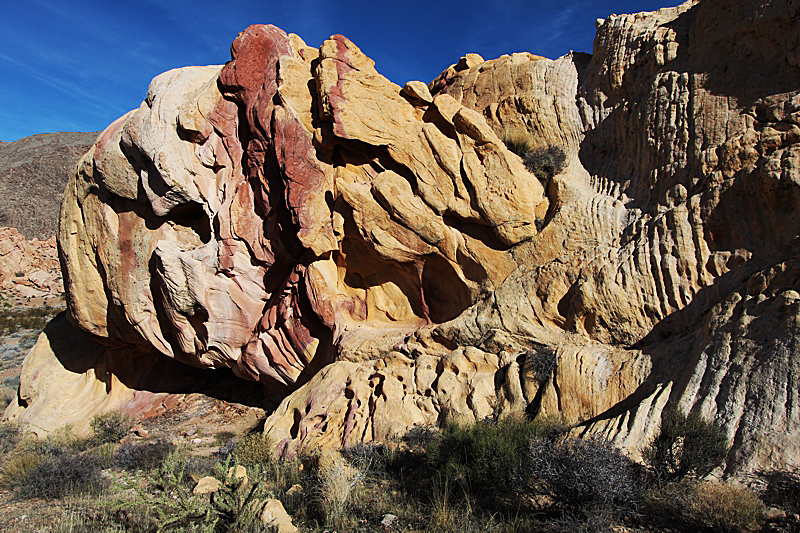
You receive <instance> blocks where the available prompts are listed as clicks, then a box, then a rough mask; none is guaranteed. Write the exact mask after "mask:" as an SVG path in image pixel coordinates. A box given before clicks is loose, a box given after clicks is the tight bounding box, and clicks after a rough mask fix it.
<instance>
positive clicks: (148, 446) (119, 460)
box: [111, 439, 175, 471]
mask: <svg viewBox="0 0 800 533" xmlns="http://www.w3.org/2000/svg"><path fill="white" fill-rule="evenodd" d="M174 449H175V445H174V444H172V443H171V442H169V441H168V440H166V439H157V440H154V441H145V442H123V443H122V445H121V446H119V448H117V450H116V451H115V452H114V457H113V459H112V463H111V464H112V465H113V466H115V467H117V468H122V469H124V470H130V471H135V470H152V469H153V468H156V467H158V466H159V465H160V464H161V463H163V462H164V460H165V459H166V458H167V456H168V455H169V454H170V453H172V451H173V450H174Z"/></svg>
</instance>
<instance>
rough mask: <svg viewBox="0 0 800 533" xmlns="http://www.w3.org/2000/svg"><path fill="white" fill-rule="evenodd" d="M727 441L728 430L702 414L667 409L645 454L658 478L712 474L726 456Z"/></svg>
mask: <svg viewBox="0 0 800 533" xmlns="http://www.w3.org/2000/svg"><path fill="white" fill-rule="evenodd" d="M727 452H728V441H727V437H726V436H725V432H724V431H723V430H722V429H721V428H720V427H719V426H717V425H716V424H714V423H713V422H707V421H706V420H704V419H703V418H702V417H701V416H700V414H699V413H696V412H694V413H691V414H689V415H688V416H687V415H686V414H684V413H682V412H681V411H679V410H677V409H667V410H665V411H664V412H663V413H662V416H661V430H660V432H659V434H658V436H656V438H655V439H654V440H653V442H652V443H650V445H649V446H648V447H647V448H645V450H644V452H643V454H642V455H643V457H644V460H645V462H646V463H647V464H648V465H649V466H650V467H651V468H652V470H653V472H654V473H655V474H656V476H657V477H658V479H667V480H677V479H682V478H684V477H686V476H687V475H690V474H691V475H694V476H697V477H703V476H706V475H708V474H709V473H711V471H712V470H714V468H716V467H717V466H719V465H720V464H721V463H722V461H723V460H724V459H725V455H726V454H727Z"/></svg>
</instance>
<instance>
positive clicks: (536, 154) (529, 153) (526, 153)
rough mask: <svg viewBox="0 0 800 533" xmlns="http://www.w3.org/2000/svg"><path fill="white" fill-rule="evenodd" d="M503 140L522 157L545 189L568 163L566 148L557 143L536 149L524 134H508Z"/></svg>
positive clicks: (512, 150) (507, 146)
mask: <svg viewBox="0 0 800 533" xmlns="http://www.w3.org/2000/svg"><path fill="white" fill-rule="evenodd" d="M503 142H504V144H505V145H506V148H508V149H509V151H511V152H513V153H515V154H517V155H518V156H520V157H521V158H522V162H523V163H524V164H525V168H527V169H528V170H529V171H531V172H533V174H534V175H535V176H536V177H537V178H539V181H541V182H542V185H544V187H545V189H547V184H548V182H549V181H550V180H551V179H552V178H553V176H555V175H556V174H559V173H560V172H561V171H562V170H564V166H565V165H566V163H567V156H566V154H565V153H564V150H562V149H561V148H560V147H559V146H556V145H552V144H551V145H548V146H546V147H543V148H535V149H534V148H533V147H532V145H531V142H530V140H529V138H527V137H526V136H524V135H508V136H506V137H505V138H504V139H503Z"/></svg>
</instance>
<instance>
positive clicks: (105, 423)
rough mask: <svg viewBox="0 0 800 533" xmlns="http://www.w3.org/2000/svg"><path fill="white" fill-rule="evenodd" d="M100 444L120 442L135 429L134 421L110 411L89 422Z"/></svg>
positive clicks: (96, 416) (117, 412)
mask: <svg viewBox="0 0 800 533" xmlns="http://www.w3.org/2000/svg"><path fill="white" fill-rule="evenodd" d="M89 426H90V427H91V428H92V431H93V432H94V438H95V440H96V441H97V442H98V443H104V442H119V441H120V440H122V437H124V436H125V435H127V434H128V432H129V431H130V430H131V427H133V421H132V420H131V419H130V418H129V417H127V416H122V414H121V413H120V412H119V411H108V412H106V413H101V414H99V415H95V416H94V417H93V418H92V420H91V421H90V422H89Z"/></svg>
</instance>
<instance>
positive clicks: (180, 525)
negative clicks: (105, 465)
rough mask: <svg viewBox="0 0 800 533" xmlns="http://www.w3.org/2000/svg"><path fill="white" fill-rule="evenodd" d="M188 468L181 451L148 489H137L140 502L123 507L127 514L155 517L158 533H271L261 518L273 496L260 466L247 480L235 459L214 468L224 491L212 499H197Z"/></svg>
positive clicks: (158, 472) (151, 480)
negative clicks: (239, 473)
mask: <svg viewBox="0 0 800 533" xmlns="http://www.w3.org/2000/svg"><path fill="white" fill-rule="evenodd" d="M186 464H187V462H186V461H185V460H183V459H182V458H181V457H180V455H179V452H178V451H173V452H172V453H170V454H169V455H168V456H167V458H166V459H165V460H164V462H163V463H162V464H161V465H160V466H159V467H158V468H157V469H155V470H154V471H153V472H152V474H151V475H150V477H149V478H148V483H147V489H143V488H142V487H141V486H139V485H138V484H135V485H134V486H133V487H132V488H133V489H134V490H136V492H137V494H138V496H139V497H138V498H136V499H134V500H129V501H125V502H121V503H120V504H119V506H118V508H119V509H120V510H122V511H124V512H125V513H127V514H139V515H148V514H149V515H150V517H151V520H152V521H153V522H154V523H155V524H157V530H158V531H196V532H207V533H228V532H229V533H234V532H236V533H246V532H261V531H264V532H265V531H268V529H267V528H266V527H264V526H263V524H261V523H260V521H259V519H258V514H257V511H258V509H259V504H260V503H261V502H263V500H264V498H266V497H267V495H268V493H267V492H266V490H265V489H264V483H263V475H262V473H261V471H260V469H259V467H257V466H256V467H254V468H252V469H251V470H250V471H249V472H248V475H247V479H245V478H238V477H236V475H235V470H236V469H235V463H234V462H233V457H229V458H228V459H227V460H226V461H225V462H224V463H217V464H215V467H214V477H216V478H217V479H218V480H219V481H220V482H221V484H220V487H219V489H218V490H217V491H216V492H213V493H211V494H208V495H205V494H193V493H192V488H193V484H192V483H187V482H186V481H187V476H186Z"/></svg>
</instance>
